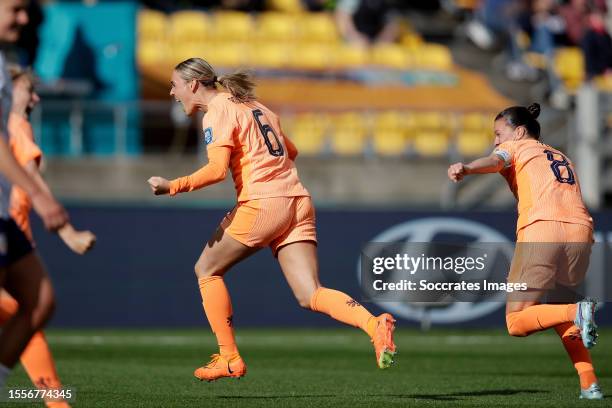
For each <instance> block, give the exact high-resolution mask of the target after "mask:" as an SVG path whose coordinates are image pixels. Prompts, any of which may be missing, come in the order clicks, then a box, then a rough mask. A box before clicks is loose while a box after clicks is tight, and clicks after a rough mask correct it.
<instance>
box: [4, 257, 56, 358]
mask: <svg viewBox="0 0 612 408" xmlns="http://www.w3.org/2000/svg"><path fill="white" fill-rule="evenodd" d="M4 287H5V289H6V290H7V292H9V294H11V296H13V297H14V298H15V300H16V301H17V303H18V304H19V309H18V310H17V311H16V313H15V314H14V315H13V316H12V317H11V318H10V319H9V320H8V321H7V322H6V323H5V324H4V327H3V330H2V333H1V334H0V365H1V366H0V368H6V369H11V368H12V367H13V366H14V365H15V364H16V363H17V360H18V359H19V357H20V355H21V353H22V352H23V350H24V348H25V347H26V345H27V344H28V343H29V341H30V339H31V337H32V336H33V335H34V333H35V332H36V331H38V330H40V329H41V328H42V327H43V325H44V324H45V323H46V321H47V320H48V319H49V317H50V316H51V313H52V311H53V308H54V302H55V298H54V294H53V287H52V285H51V280H50V279H49V276H48V275H47V272H46V271H45V269H44V267H43V266H42V263H41V262H40V260H39V259H38V257H37V256H36V255H35V254H34V253H33V252H30V253H29V254H27V255H25V256H23V257H22V258H20V259H19V260H17V261H16V262H14V263H12V264H10V265H9V266H7V267H6V277H5V280H4Z"/></svg>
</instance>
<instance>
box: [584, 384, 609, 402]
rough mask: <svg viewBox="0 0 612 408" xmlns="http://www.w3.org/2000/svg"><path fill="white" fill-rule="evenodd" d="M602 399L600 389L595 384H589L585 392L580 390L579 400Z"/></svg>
mask: <svg viewBox="0 0 612 408" xmlns="http://www.w3.org/2000/svg"><path fill="white" fill-rule="evenodd" d="M603 397H604V396H603V393H602V392H601V388H600V387H599V384H597V383H593V384H591V386H590V387H589V388H587V389H586V390H583V389H581V390H580V399H590V400H600V399H603Z"/></svg>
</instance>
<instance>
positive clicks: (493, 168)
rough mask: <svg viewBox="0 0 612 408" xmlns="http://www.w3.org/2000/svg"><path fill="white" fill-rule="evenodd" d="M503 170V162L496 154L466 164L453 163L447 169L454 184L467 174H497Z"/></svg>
mask: <svg viewBox="0 0 612 408" xmlns="http://www.w3.org/2000/svg"><path fill="white" fill-rule="evenodd" d="M503 168H504V161H503V160H502V159H501V158H500V157H499V156H497V155H496V154H491V155H490V156H487V157H481V158H479V159H476V160H474V161H472V162H470V163H468V164H464V163H455V164H453V165H451V166H450V167H449V168H448V177H449V178H450V179H451V180H452V181H454V182H455V183H457V182H459V181H461V180H463V177H464V176H467V175H468V174H486V173H497V172H499V171H500V170H501V169H503Z"/></svg>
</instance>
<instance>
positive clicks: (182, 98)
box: [148, 58, 395, 381]
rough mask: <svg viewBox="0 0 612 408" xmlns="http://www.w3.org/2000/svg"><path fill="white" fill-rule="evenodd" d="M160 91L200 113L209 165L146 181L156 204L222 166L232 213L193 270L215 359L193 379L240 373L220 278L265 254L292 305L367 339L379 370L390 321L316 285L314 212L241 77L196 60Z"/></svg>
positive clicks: (275, 124)
mask: <svg viewBox="0 0 612 408" xmlns="http://www.w3.org/2000/svg"><path fill="white" fill-rule="evenodd" d="M170 85H171V89H170V95H171V96H174V98H175V99H176V100H177V101H178V102H180V103H181V104H182V105H183V109H184V110H185V113H186V114H187V115H192V114H193V113H194V112H195V111H197V110H201V111H203V112H205V113H206V115H205V116H204V120H203V129H204V143H206V147H207V152H208V160H209V162H208V164H207V165H206V166H204V167H203V168H201V169H200V170H198V171H196V172H195V173H193V174H192V175H190V176H186V177H180V178H177V179H175V180H172V181H168V180H166V179H164V178H162V177H151V178H150V179H149V180H148V182H149V184H150V186H151V189H152V190H153V192H154V193H155V194H156V195H160V194H170V195H175V194H177V193H182V192H187V191H193V190H196V189H199V188H202V187H206V186H208V185H211V184H213V183H218V182H220V181H223V180H224V179H225V175H226V172H227V169H228V168H229V167H231V172H232V176H233V179H234V183H235V186H236V192H237V196H238V203H237V204H236V207H234V209H233V210H232V211H231V212H230V213H228V214H227V216H226V217H225V218H224V219H223V221H222V222H221V224H220V226H219V228H218V229H217V231H216V232H215V233H214V234H213V236H212V237H211V239H210V240H209V241H208V243H207V244H206V246H205V247H204V251H203V252H202V255H201V256H200V259H199V260H198V261H197V263H196V265H195V272H196V276H197V278H198V283H199V286H200V292H201V295H202V300H203V305H204V311H205V313H206V317H207V318H208V321H209V323H210V326H211V328H212V330H213V332H214V333H215V335H216V337H217V342H218V344H219V349H220V351H219V354H214V355H213V356H212V360H211V361H210V362H209V363H208V364H206V365H205V366H204V367H201V368H198V369H197V370H196V371H195V373H194V375H195V376H196V377H197V378H199V379H200V380H208V381H212V380H216V379H218V378H221V377H238V378H239V377H242V376H243V375H245V374H246V366H245V364H244V362H243V360H242V358H241V357H240V355H239V353H238V348H237V347H236V340H235V338H234V330H233V327H232V305H231V302H230V297H229V293H228V291H227V288H226V286H225V283H224V282H223V275H224V274H225V273H226V272H227V271H228V270H229V268H230V267H231V266H233V265H235V264H236V263H238V262H240V261H241V260H243V259H245V258H247V257H248V256H250V255H252V254H254V253H255V252H256V251H257V250H259V249H260V248H263V247H266V246H269V247H270V248H271V249H272V252H273V254H274V255H275V256H276V257H277V258H278V262H279V263H280V266H281V269H282V271H283V274H284V275H285V278H286V279H287V282H288V283H289V286H290V287H291V289H292V291H293V293H294V295H295V297H296V298H297V300H298V303H299V304H300V306H302V307H304V308H307V309H310V310H313V311H317V312H321V313H325V314H327V315H329V316H331V317H332V318H334V319H336V320H339V321H341V322H344V323H347V324H349V325H352V326H355V327H359V328H361V329H362V330H364V331H365V332H367V333H368V335H369V336H370V338H371V339H372V342H373V344H374V348H375V351H376V361H377V364H378V366H379V367H380V368H387V367H389V366H390V365H391V363H392V362H393V356H394V354H395V344H394V343H393V331H394V329H395V326H394V322H395V320H394V319H393V317H392V316H391V315H390V314H387V313H385V314H382V315H380V316H378V317H374V316H372V315H371V314H370V313H369V312H368V311H367V310H366V309H365V308H364V307H363V306H361V305H360V304H359V303H357V302H356V301H355V300H353V299H351V298H350V297H349V296H348V295H346V294H344V293H342V292H339V291H336V290H332V289H328V288H325V287H322V286H321V284H320V283H319V278H318V263H317V252H316V243H317V238H316V230H315V212H314V208H313V206H312V202H311V199H310V194H309V193H308V191H307V190H306V189H305V188H304V187H303V186H302V184H301V183H300V180H299V178H298V174H297V169H296V167H295V164H294V160H295V157H296V156H297V153H298V152H297V150H296V148H295V146H294V145H293V144H292V143H291V141H290V140H289V139H288V138H287V136H285V134H284V133H283V132H282V130H281V127H280V122H279V118H278V116H276V114H274V113H273V112H272V111H270V110H269V109H268V108H266V107H265V106H264V105H262V104H261V103H259V102H257V101H256V100H255V97H254V92H253V91H254V87H255V84H254V83H253V81H252V79H251V77H250V75H249V74H247V73H245V72H240V71H239V72H236V73H233V74H230V75H224V76H221V77H218V76H217V74H216V73H215V71H214V69H213V68H212V67H211V66H210V65H209V64H208V63H207V62H206V61H204V60H203V59H200V58H191V59H188V60H186V61H183V62H181V63H180V64H178V65H177V66H176V67H175V69H174V71H173V73H172V80H171V82H170ZM218 85H220V86H221V87H222V88H224V89H225V91H223V90H220V89H218Z"/></svg>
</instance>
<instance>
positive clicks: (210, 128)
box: [204, 93, 310, 201]
mask: <svg viewBox="0 0 612 408" xmlns="http://www.w3.org/2000/svg"><path fill="white" fill-rule="evenodd" d="M204 141H205V143H206V145H207V148H208V149H210V148H213V147H228V148H230V149H231V155H230V162H229V167H230V169H231V172H232V178H233V179H234V184H235V186H236V193H237V196H238V201H247V200H252V199H259V198H271V197H295V196H309V195H310V194H309V193H308V191H307V190H306V189H305V188H304V186H302V183H301V182H300V179H299V177H298V174H297V169H296V168H295V164H294V163H293V159H294V158H295V156H296V155H297V150H296V149H295V146H294V145H293V144H292V143H291V141H290V140H289V139H288V138H287V137H286V136H285V135H284V134H283V132H282V130H281V126H280V121H279V118H278V116H277V115H276V114H275V113H274V112H272V111H270V110H269V109H268V108H266V107H265V106H264V105H262V104H261V103H259V102H257V101H250V102H243V103H237V102H234V101H233V98H232V96H231V94H229V93H220V94H218V95H217V96H215V97H214V98H213V100H212V101H211V102H210V103H209V104H208V111H207V112H206V115H205V116H204Z"/></svg>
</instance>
